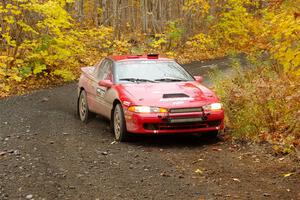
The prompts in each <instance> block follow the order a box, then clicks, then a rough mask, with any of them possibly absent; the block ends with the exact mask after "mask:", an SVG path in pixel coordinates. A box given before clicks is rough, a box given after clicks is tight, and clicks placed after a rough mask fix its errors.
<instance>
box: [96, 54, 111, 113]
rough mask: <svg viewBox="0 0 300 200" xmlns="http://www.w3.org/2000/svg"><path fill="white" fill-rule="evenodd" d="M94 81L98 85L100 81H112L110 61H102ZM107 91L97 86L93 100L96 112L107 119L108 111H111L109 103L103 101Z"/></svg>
mask: <svg viewBox="0 0 300 200" xmlns="http://www.w3.org/2000/svg"><path fill="white" fill-rule="evenodd" d="M96 80H97V82H98V83H99V81H101V80H111V81H112V61H111V60H109V59H105V60H104V61H103V65H101V68H100V69H99V71H98V74H97V76H96ZM107 90H109V89H108V88H106V87H103V86H100V85H99V84H97V87H96V98H95V99H96V105H97V108H96V109H97V112H98V113H100V114H102V115H104V116H106V117H108V118H109V117H110V111H111V105H110V103H108V102H107V101H105V97H106V94H107Z"/></svg>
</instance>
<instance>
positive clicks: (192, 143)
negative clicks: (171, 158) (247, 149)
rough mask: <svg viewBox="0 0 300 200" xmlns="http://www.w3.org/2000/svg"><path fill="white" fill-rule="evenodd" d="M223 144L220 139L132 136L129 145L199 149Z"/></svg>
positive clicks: (187, 136) (184, 136)
mask: <svg viewBox="0 0 300 200" xmlns="http://www.w3.org/2000/svg"><path fill="white" fill-rule="evenodd" d="M218 142H221V140H220V139H219V138H212V137H207V136H200V135H199V136H195V135H132V138H131V140H130V141H129V143H130V144H131V145H136V146H145V147H158V148H199V147H201V146H205V145H213V144H217V143H218Z"/></svg>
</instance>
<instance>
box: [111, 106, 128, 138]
mask: <svg viewBox="0 0 300 200" xmlns="http://www.w3.org/2000/svg"><path fill="white" fill-rule="evenodd" d="M113 131H114V134H115V138H116V140H117V141H120V142H124V141H126V140H127V139H128V133H127V130H126V124H125V118H124V112H123V109H122V106H121V104H117V105H116V106H115V108H114V118H113Z"/></svg>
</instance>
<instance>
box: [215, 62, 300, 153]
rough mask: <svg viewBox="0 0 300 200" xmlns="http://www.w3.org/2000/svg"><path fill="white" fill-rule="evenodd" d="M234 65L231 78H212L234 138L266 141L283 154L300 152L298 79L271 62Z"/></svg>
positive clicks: (216, 75)
mask: <svg viewBox="0 0 300 200" xmlns="http://www.w3.org/2000/svg"><path fill="white" fill-rule="evenodd" d="M232 65H233V69H234V73H233V75H232V76H231V78H228V79H224V78H223V77H222V76H221V75H220V73H219V72H215V73H213V75H212V77H213V80H214V83H215V84H214V85H215V90H216V92H217V94H218V95H219V96H220V98H221V100H222V102H223V104H224V107H225V112H226V123H227V126H228V127H229V128H231V129H232V130H233V131H232V134H233V135H232V136H233V137H234V138H238V139H245V140H254V141H267V142H269V143H271V144H273V148H274V150H275V151H276V152H280V153H290V152H293V151H297V149H298V150H299V148H300V101H299V99H300V92H299V88H300V78H299V76H298V77H297V76H293V75H287V74H286V73H282V72H280V71H278V70H276V65H274V64H272V63H271V62H266V63H264V62H260V64H259V65H255V64H253V63H252V64H249V66H246V67H245V66H244V67H240V64H239V63H238V62H233V64H232Z"/></svg>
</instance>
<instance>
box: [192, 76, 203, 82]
mask: <svg viewBox="0 0 300 200" xmlns="http://www.w3.org/2000/svg"><path fill="white" fill-rule="evenodd" d="M194 78H195V80H196V81H197V82H198V83H202V82H203V77H202V76H194Z"/></svg>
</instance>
